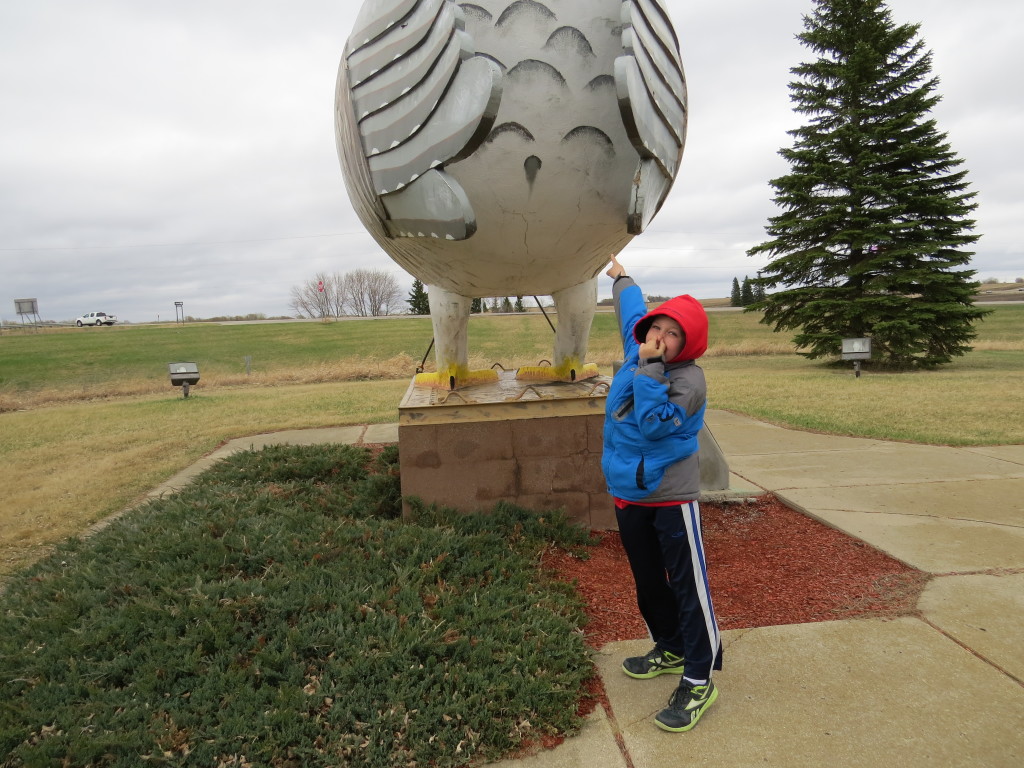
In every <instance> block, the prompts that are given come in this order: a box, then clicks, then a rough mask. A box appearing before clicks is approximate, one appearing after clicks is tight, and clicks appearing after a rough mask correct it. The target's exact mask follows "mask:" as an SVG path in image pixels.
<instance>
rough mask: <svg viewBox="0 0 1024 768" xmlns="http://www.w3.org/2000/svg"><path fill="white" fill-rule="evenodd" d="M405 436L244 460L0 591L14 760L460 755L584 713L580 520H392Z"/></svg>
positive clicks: (322, 762)
mask: <svg viewBox="0 0 1024 768" xmlns="http://www.w3.org/2000/svg"><path fill="white" fill-rule="evenodd" d="M396 463H397V451H395V450H394V449H392V450H389V451H385V453H384V454H382V455H381V457H380V458H379V459H378V460H377V462H376V463H375V464H371V463H370V458H369V455H368V453H367V452H366V451H365V450H363V449H358V448H352V447H350V446H317V447H314V448H294V447H292V448H272V449H267V450H266V451H263V452H245V453H241V454H236V455H235V456H232V457H231V458H229V459H227V460H225V461H224V462H222V463H221V464H219V465H218V466H217V467H215V468H214V469H212V470H211V471H209V472H207V473H206V474H205V475H203V476H202V477H201V478H200V479H199V480H198V481H197V482H196V483H195V484H193V485H192V486H190V487H189V488H187V489H186V490H184V491H183V492H181V493H180V494H178V495H175V496H173V497H170V498H165V499H161V500H158V501H154V502H151V503H149V504H148V505H146V506H145V507H143V508H140V509H138V510H136V511H134V512H133V513H131V514H129V515H127V516H124V517H122V518H120V519H118V520H117V521H115V522H114V523H112V524H111V525H110V526H108V527H107V528H105V529H104V530H102V531H101V532H99V533H97V534H96V535H94V536H93V537H91V538H89V539H88V540H85V541H79V540H71V541H69V542H67V543H66V544H64V545H63V546H62V547H61V548H60V549H59V550H58V551H57V552H55V553H54V554H53V555H52V556H50V557H48V558H46V559H45V560H44V561H42V562H41V563H39V564H38V565H36V566H35V567H33V568H32V569H30V570H29V571H27V572H25V573H23V574H21V575H19V577H18V578H17V579H15V580H13V581H12V583H11V585H10V587H9V589H8V591H7V592H6V593H5V594H4V595H3V596H2V597H0V754H4V755H7V757H6V759H5V761H4V763H3V764H4V765H6V766H42V765H91V766H126V767H128V766H130V767H131V768H134V767H135V766H138V765H143V764H155V765H209V766H215V765H267V766H269V765H278V766H303V767H304V768H305V767H307V766H308V767H312V766H336V765H351V766H381V767H383V766H403V767H404V766H408V765H413V764H415V765H435V766H454V765H465V764H467V763H469V762H471V761H479V760H489V759H495V758H497V757H500V756H502V755H503V754H505V753H507V752H509V751H510V750H514V749H517V748H519V747H521V746H522V745H523V744H524V742H531V741H533V742H536V741H537V740H539V739H540V738H541V737H543V736H547V735H560V734H568V733H572V732H573V731H574V730H575V729H576V728H577V727H578V724H579V723H578V717H577V715H576V711H577V705H578V702H579V700H580V697H581V695H582V683H583V681H584V680H585V679H586V678H587V677H589V676H590V674H591V672H592V669H591V665H590V662H589V657H588V654H587V651H586V649H585V647H584V645H583V640H582V634H581V633H580V632H579V631H578V629H579V626H580V623H581V621H582V620H583V613H582V605H581V602H580V600H579V598H578V597H577V596H576V595H575V593H574V590H573V589H572V588H571V587H569V586H568V585H565V584H561V583H558V582H554V581H553V580H552V579H551V578H550V577H549V576H548V575H547V574H545V573H542V572H540V571H539V570H538V567H537V562H538V554H539V553H540V551H541V550H542V549H543V548H544V547H546V546H548V545H549V544H550V543H551V542H556V543H558V544H559V545H561V546H565V547H568V548H578V547H580V546H581V545H582V544H584V543H585V542H586V534H585V533H584V532H582V531H581V530H580V529H578V528H576V527H574V526H572V525H570V524H569V523H568V522H567V521H566V520H565V519H564V518H563V517H561V516H559V515H547V516H546V517H538V516H536V515H534V514H531V513H529V512H526V511H524V510H521V509H517V508H515V507H511V506H499V507H497V508H495V510H493V512H492V514H490V515H487V516H483V515H470V516H463V515H459V514H453V513H450V512H447V511H445V510H437V509H423V508H421V507H418V508H417V510H418V511H417V512H416V513H415V514H414V515H413V517H412V519H410V520H406V521H402V520H399V519H397V516H398V513H399V489H398V481H397V468H396Z"/></svg>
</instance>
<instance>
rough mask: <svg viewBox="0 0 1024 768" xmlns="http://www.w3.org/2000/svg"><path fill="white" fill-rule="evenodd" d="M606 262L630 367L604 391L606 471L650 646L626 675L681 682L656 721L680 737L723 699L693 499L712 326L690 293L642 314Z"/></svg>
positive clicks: (635, 296)
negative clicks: (714, 677)
mask: <svg viewBox="0 0 1024 768" xmlns="http://www.w3.org/2000/svg"><path fill="white" fill-rule="evenodd" d="M611 261H612V263H611V267H610V268H609V269H608V272H607V275H608V276H609V277H611V278H613V279H614V281H615V283H614V285H613V287H612V296H613V298H614V302H615V313H616V317H617V319H618V322H619V329H620V333H621V334H622V345H623V350H624V353H625V361H624V363H623V365H622V367H621V368H620V369H619V371H618V372H617V373H616V374H615V376H614V378H613V379H612V385H611V388H610V390H609V392H608V400H607V405H606V411H605V426H604V453H603V455H602V458H601V465H602V469H603V470H604V475H605V480H606V482H607V484H608V491H609V493H611V495H612V496H613V497H614V499H615V507H616V519H617V520H618V524H619V533H620V535H621V537H622V546H623V548H624V549H625V550H626V555H627V556H628V558H629V564H630V568H631V569H632V571H633V579H634V580H635V582H636V596H637V607H638V608H639V609H640V613H641V615H642V616H643V618H644V621H646V622H647V627H648V629H649V630H650V633H651V637H652V638H653V640H654V643H655V645H654V649H653V650H651V651H650V652H649V653H647V654H646V655H645V656H634V657H631V658H628V659H626V660H625V661H623V663H622V671H623V672H625V673H626V674H627V675H629V676H630V677H633V678H637V679H648V678H652V677H656V676H657V675H661V674H666V673H669V674H678V675H682V678H681V680H680V682H679V686H678V688H677V689H676V691H675V692H674V693H673V694H672V696H671V698H670V699H669V702H668V706H667V707H666V708H665V709H663V710H662V711H661V712H659V713H658V714H657V715H656V716H655V718H654V720H655V724H656V725H657V726H658V727H659V728H661V729H663V730H666V731H672V732H682V731H688V730H690V729H691V728H693V727H694V726H695V725H696V724H697V721H698V720H699V719H700V717H701V715H703V714H704V712H705V711H706V710H707V708H708V707H710V706H711V705H712V704H713V703H714V701H715V699H717V698H718V690H717V689H716V688H715V685H714V683H713V682H712V681H711V670H712V668H714V669H721V668H722V645H721V639H720V637H719V632H718V623H717V621H716V620H715V612H714V608H713V607H712V604H711V592H710V588H709V586H708V578H707V570H706V567H705V558H704V546H703V542H702V539H701V525H700V507H699V506H698V504H697V497H698V496H699V495H700V471H699V468H698V466H697V450H698V445H697V433H698V432H699V431H700V429H701V427H702V426H703V424H704V409H705V407H706V404H707V387H706V385H705V382H704V372H703V371H702V370H701V369H700V367H698V366H697V365H696V363H695V362H694V361H695V360H696V359H697V358H699V357H700V356H701V355H703V354H704V351H705V350H706V349H707V336H708V319H707V315H706V314H705V313H704V308H703V307H702V306H701V305H700V303H699V302H698V301H697V300H696V299H694V298H693V297H691V296H677V297H676V298H674V299H670V300H669V301H667V302H665V303H664V304H662V305H661V306H660V307H658V308H657V309H656V310H654V311H653V312H647V307H646V305H645V303H644V298H643V295H642V293H641V292H640V288H639V287H638V286H637V285H636V283H634V282H633V280H632V279H631V278H630V277H629V276H628V275H626V271H625V270H624V269H623V267H622V265H621V264H619V262H618V261H617V260H616V258H615V256H612V259H611Z"/></svg>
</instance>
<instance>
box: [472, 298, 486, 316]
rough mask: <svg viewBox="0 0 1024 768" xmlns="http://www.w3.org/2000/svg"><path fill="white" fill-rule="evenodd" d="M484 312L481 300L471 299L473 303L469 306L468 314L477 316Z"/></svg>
mask: <svg viewBox="0 0 1024 768" xmlns="http://www.w3.org/2000/svg"><path fill="white" fill-rule="evenodd" d="M483 311H484V302H483V299H473V303H472V304H470V305H469V312H470V314H479V313H480V312H483Z"/></svg>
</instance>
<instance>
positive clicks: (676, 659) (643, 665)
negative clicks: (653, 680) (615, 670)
mask: <svg viewBox="0 0 1024 768" xmlns="http://www.w3.org/2000/svg"><path fill="white" fill-rule="evenodd" d="M622 671H623V672H625V673H626V674H627V675H629V676H630V677H635V678H636V679H637V680H646V679H648V678H650V677H657V676H658V675H663V674H665V673H666V672H667V673H670V674H673V675H681V674H683V657H682V656H676V655H675V654H674V653H669V652H668V651H663V650H661V649H660V648H658V646H654V648H653V649H652V650H651V652H650V653H648V654H647V655H646V656H630V657H629V658H628V659H626V660H625V661H623V662H622Z"/></svg>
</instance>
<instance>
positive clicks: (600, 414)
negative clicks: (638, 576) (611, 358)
mask: <svg viewBox="0 0 1024 768" xmlns="http://www.w3.org/2000/svg"><path fill="white" fill-rule="evenodd" d="M610 381H611V380H610V379H609V378H607V377H603V376H599V377H597V378H592V379H587V380H585V381H582V382H577V383H574V384H568V383H539V382H529V381H516V379H515V377H514V375H513V374H512V373H511V372H502V373H501V375H500V377H499V379H498V381H497V382H496V383H494V384H486V385H479V386H474V387H470V388H467V389H465V390H455V391H453V392H447V391H439V390H432V389H425V388H421V387H414V386H412V385H410V386H409V389H408V391H407V392H406V394H405V397H404V398H403V399H402V402H401V404H400V405H399V407H398V451H399V460H400V466H401V473H402V495H403V496H418V497H419V498H420V499H422V500H423V501H425V502H428V503H431V502H434V503H437V504H442V505H445V506H449V507H454V508H456V509H459V510H462V511H465V512H472V511H476V510H485V509H489V508H491V507H492V506H493V505H494V503H495V502H497V501H502V500H504V501H509V502H512V503H514V504H519V505H521V506H523V507H527V508H529V509H534V510H541V511H542V510H550V509H556V508H562V509H565V510H566V512H567V513H568V515H569V516H570V518H572V519H573V520H574V521H576V522H578V523H580V524H582V525H586V526H588V527H590V528H593V529H598V530H601V529H610V528H615V509H614V506H613V504H612V501H611V498H610V497H609V496H608V493H607V490H606V487H605V483H604V476H603V475H602V473H601V443H602V441H601V434H602V430H603V428H604V404H605V396H606V394H607V392H608V384H609V383H610Z"/></svg>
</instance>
